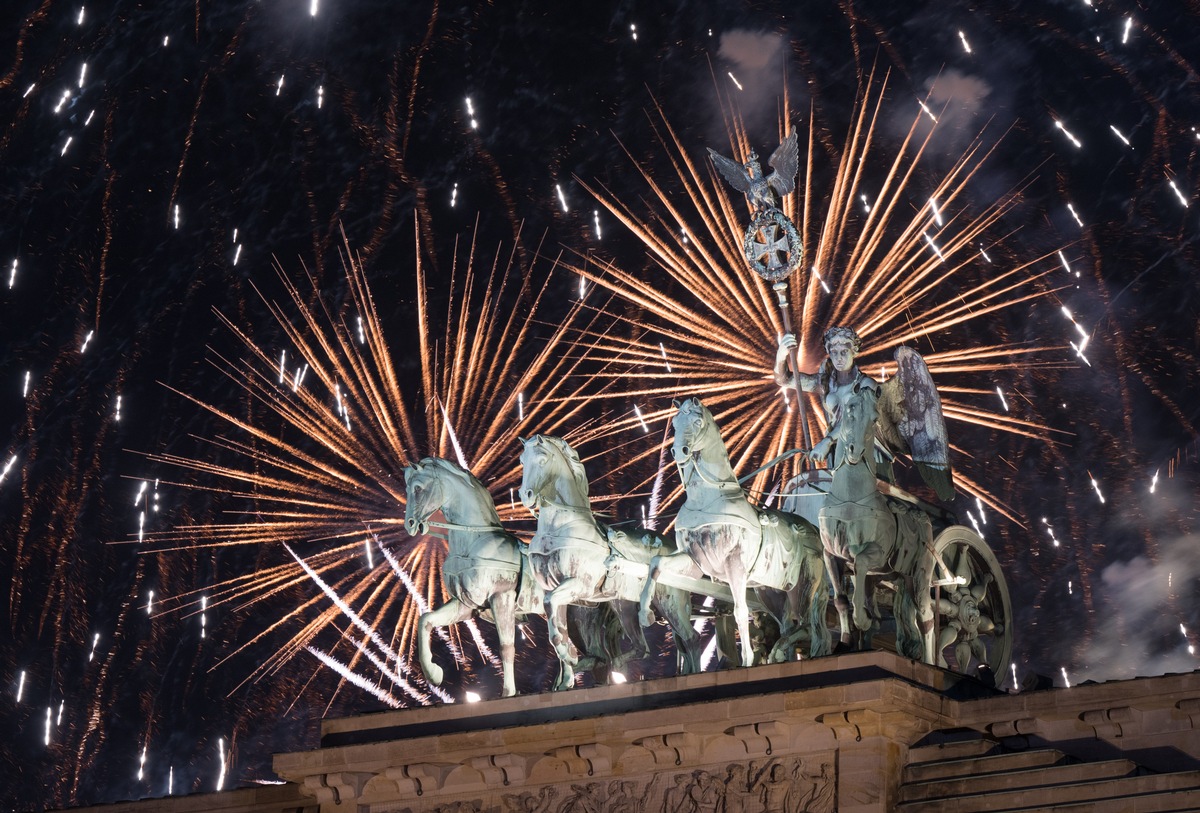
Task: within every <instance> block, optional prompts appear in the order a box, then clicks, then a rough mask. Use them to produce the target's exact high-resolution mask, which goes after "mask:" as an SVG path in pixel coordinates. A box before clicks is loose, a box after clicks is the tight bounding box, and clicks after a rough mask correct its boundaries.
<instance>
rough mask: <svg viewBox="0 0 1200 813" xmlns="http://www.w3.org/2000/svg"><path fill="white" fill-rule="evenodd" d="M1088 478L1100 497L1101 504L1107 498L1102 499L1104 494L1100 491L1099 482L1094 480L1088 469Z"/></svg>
mask: <svg viewBox="0 0 1200 813" xmlns="http://www.w3.org/2000/svg"><path fill="white" fill-rule="evenodd" d="M1088 479H1089V480H1090V481H1091V483H1092V488H1094V489H1095V490H1096V496H1097V497H1099V498H1100V504H1101V505H1103V504H1104V503H1105V502H1107V500H1105V499H1104V494H1103V493H1101V491H1100V484H1099V483H1097V482H1096V478H1095V477H1093V476H1092V473H1091V472H1090V471H1089V472H1088Z"/></svg>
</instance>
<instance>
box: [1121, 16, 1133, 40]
mask: <svg viewBox="0 0 1200 813" xmlns="http://www.w3.org/2000/svg"><path fill="white" fill-rule="evenodd" d="M1131 28H1133V17H1126V18H1125V31H1124V32H1123V33H1122V34H1121V44H1122V45H1124V44H1126V43H1127V42H1129V29H1131Z"/></svg>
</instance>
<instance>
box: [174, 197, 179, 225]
mask: <svg viewBox="0 0 1200 813" xmlns="http://www.w3.org/2000/svg"><path fill="white" fill-rule="evenodd" d="M175 228H176V229H178V228H179V204H178V203H176V204H175Z"/></svg>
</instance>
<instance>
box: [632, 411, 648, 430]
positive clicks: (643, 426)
mask: <svg viewBox="0 0 1200 813" xmlns="http://www.w3.org/2000/svg"><path fill="white" fill-rule="evenodd" d="M633 412H634V414H635V415H637V419H638V422H639V423H640V424H641V425H642V432H643V433H644V434H649V433H650V427H649V426H647V425H646V419H645V418H643V417H642V410H641V409H640V408H639V407H638V405H637V404H634V405H633Z"/></svg>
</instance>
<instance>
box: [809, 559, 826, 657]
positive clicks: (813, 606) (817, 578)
mask: <svg viewBox="0 0 1200 813" xmlns="http://www.w3.org/2000/svg"><path fill="white" fill-rule="evenodd" d="M804 570H805V571H806V572H807V574H808V631H809V636H810V637H809V644H808V654H809V657H812V658H820V657H823V656H825V655H828V654H830V652H831V651H832V649H833V647H832V646H831V645H830V641H829V626H828V625H827V624H826V623H825V612H826V610H827V609H828V607H829V573H828V571H827V570H826V569H825V562H824V561H822V559H821V557H819V556H817V555H816V554H813V555H810V556H808V557H807V558H806V559H805V562H804Z"/></svg>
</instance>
